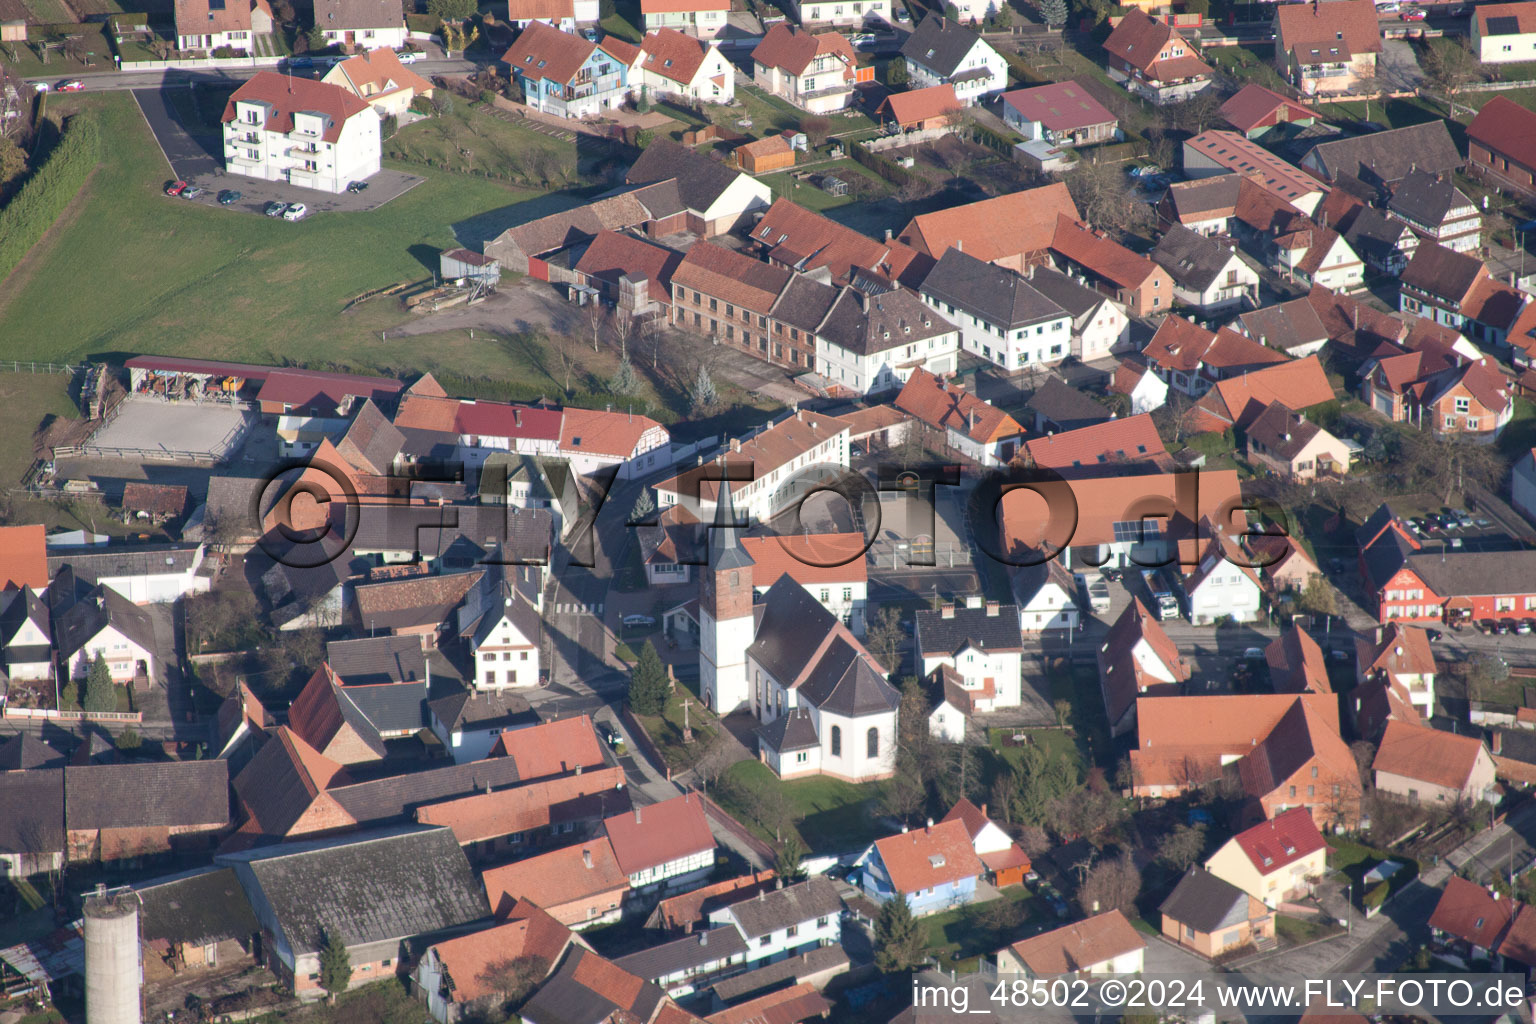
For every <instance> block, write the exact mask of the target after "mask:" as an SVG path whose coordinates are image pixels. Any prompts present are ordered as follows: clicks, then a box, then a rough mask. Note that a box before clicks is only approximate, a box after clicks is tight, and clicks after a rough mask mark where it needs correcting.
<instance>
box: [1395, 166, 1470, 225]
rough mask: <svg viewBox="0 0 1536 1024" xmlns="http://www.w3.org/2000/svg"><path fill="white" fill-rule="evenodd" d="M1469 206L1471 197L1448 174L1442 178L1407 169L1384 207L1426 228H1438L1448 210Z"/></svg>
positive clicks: (1448, 212) (1426, 172) (1447, 214)
mask: <svg viewBox="0 0 1536 1024" xmlns="http://www.w3.org/2000/svg"><path fill="white" fill-rule="evenodd" d="M1472 205H1473V204H1472V200H1470V199H1468V198H1467V197H1466V196H1465V195H1464V194H1463V193H1462V192H1461V190H1460V189H1458V188H1457V187H1456V186H1455V185H1454V184H1452V183H1451V181H1450V180H1449V178H1448V177H1447V178H1444V179H1442V178H1441V177H1439V176H1438V175H1434V174H1430V173H1429V172H1428V171H1410V172H1409V174H1408V176H1407V177H1406V178H1404V179H1403V180H1402V181H1401V182H1399V183H1398V186H1397V188H1395V189H1393V191H1392V198H1391V199H1389V200H1388V201H1387V209H1388V210H1390V211H1391V212H1393V213H1395V214H1398V215H1399V216H1401V217H1403V218H1404V219H1406V220H1410V221H1413V222H1414V223H1415V224H1423V225H1425V226H1427V227H1438V226H1440V225H1441V224H1443V223H1444V222H1445V220H1446V218H1447V217H1448V216H1449V215H1450V212H1451V211H1452V210H1454V209H1458V208H1460V207H1463V206H1472ZM1473 209H1474V210H1475V209H1476V207H1475V206H1473Z"/></svg>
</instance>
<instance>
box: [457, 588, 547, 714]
mask: <svg viewBox="0 0 1536 1024" xmlns="http://www.w3.org/2000/svg"><path fill="white" fill-rule="evenodd" d="M503 569H504V567H503V566H499V565H493V566H489V567H488V568H487V571H486V572H484V573H483V574H481V576H480V579H479V581H478V582H477V583H476V584H475V585H474V586H473V587H471V588H470V590H469V593H467V594H465V595H464V603H463V604H462V605H460V606H459V609H458V623H457V625H458V633H459V636H460V637H461V638H462V639H463V641H464V649H465V651H466V653H467V654H468V655H469V658H470V661H471V663H472V664H473V665H474V666H475V674H474V679H473V680H471V683H472V685H473V686H474V687H475V688H476V689H477V690H495V689H499V688H502V687H508V686H539V685H541V683H542V681H543V670H542V668H541V666H540V654H539V648H540V645H541V644H542V643H543V636H544V633H543V628H544V624H543V621H542V620H541V619H540V618H539V612H538V609H536V608H534V607H533V604H532V603H531V602H530V601H529V600H528V598H527V597H525V596H524V595H523V593H522V591H521V590H520V589H519V588H517V587H515V586H513V584H512V583H511V582H510V581H509V580H508V579H507V577H506V574H505V573H504V572H503V571H502V570H503Z"/></svg>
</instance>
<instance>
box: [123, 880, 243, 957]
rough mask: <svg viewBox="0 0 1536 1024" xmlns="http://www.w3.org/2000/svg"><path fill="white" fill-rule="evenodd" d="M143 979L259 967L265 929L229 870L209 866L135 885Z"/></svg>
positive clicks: (238, 881) (238, 882)
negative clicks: (258, 953) (257, 957)
mask: <svg viewBox="0 0 1536 1024" xmlns="http://www.w3.org/2000/svg"><path fill="white" fill-rule="evenodd" d="M133 892H134V894H135V895H136V896H137V897H138V900H139V943H140V945H141V947H142V951H143V964H142V968H143V972H144V980H145V981H146V982H150V983H161V984H164V983H165V982H168V981H170V980H171V979H172V978H174V977H175V976H176V975H177V974H180V973H182V972H184V971H189V970H190V971H198V970H203V969H206V968H220V967H222V968H226V969H229V968H236V967H239V966H241V965H244V966H247V967H250V966H254V965H255V959H254V957H255V953H256V951H257V949H258V948H259V947H258V943H257V936H258V933H259V932H260V930H261V926H260V925H259V924H258V923H257V921H256V915H255V913H254V912H253V911H252V909H251V901H250V899H249V898H248V897H247V896H246V895H245V890H244V889H242V888H241V887H240V880H239V879H238V878H237V877H236V876H235V873H234V871H233V870H231V869H230V868H218V867H205V868H199V869H196V870H193V871H191V872H187V873H184V874H181V875H173V876H171V877H170V878H164V879H156V880H153V881H150V882H145V883H143V884H141V885H138V886H135V887H134V889H133Z"/></svg>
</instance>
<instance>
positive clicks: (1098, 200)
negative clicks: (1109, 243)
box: [1064, 160, 1147, 232]
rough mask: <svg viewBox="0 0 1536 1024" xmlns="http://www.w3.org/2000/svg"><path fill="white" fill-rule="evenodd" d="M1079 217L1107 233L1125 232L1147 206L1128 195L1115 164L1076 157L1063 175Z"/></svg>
mask: <svg viewBox="0 0 1536 1024" xmlns="http://www.w3.org/2000/svg"><path fill="white" fill-rule="evenodd" d="M1064 180H1065V181H1066V185H1067V191H1068V192H1070V193H1071V194H1072V201H1073V202H1074V203H1076V204H1077V208H1078V209H1079V210H1080V211H1082V214H1083V219H1084V220H1085V221H1087V222H1088V223H1089V224H1092V225H1093V226H1094V227H1096V228H1100V229H1102V230H1105V231H1109V232H1123V231H1127V230H1129V229H1131V228H1133V227H1135V226H1136V225H1137V224H1139V223H1140V221H1141V220H1142V219H1143V218H1145V217H1146V216H1147V212H1146V211H1147V208H1146V205H1145V204H1143V203H1139V202H1137V201H1136V197H1135V196H1133V195H1132V194H1131V188H1130V185H1129V184H1128V182H1127V179H1126V176H1125V173H1124V172H1123V171H1122V170H1121V168H1120V165H1119V164H1118V163H1107V162H1106V163H1099V162H1096V161H1093V160H1079V161H1078V162H1077V163H1076V164H1075V165H1074V166H1073V168H1072V169H1071V170H1070V171H1068V172H1067V173H1066V176H1065V178H1064Z"/></svg>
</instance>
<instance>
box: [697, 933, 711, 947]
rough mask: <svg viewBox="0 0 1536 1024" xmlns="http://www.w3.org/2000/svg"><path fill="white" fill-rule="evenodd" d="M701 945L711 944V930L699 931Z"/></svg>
mask: <svg viewBox="0 0 1536 1024" xmlns="http://www.w3.org/2000/svg"><path fill="white" fill-rule="evenodd" d="M699 945H701V946H707V945H709V932H708V931H702V932H699Z"/></svg>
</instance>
